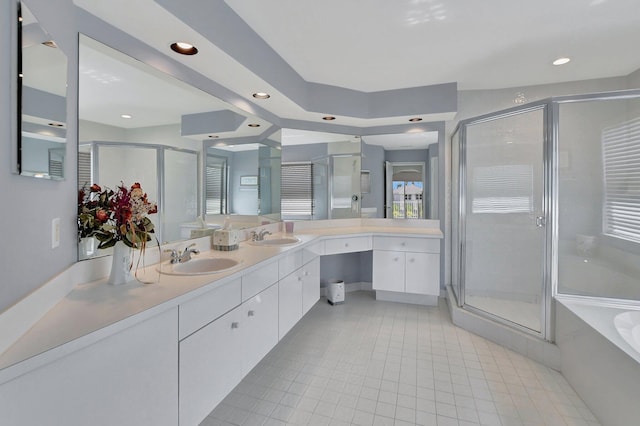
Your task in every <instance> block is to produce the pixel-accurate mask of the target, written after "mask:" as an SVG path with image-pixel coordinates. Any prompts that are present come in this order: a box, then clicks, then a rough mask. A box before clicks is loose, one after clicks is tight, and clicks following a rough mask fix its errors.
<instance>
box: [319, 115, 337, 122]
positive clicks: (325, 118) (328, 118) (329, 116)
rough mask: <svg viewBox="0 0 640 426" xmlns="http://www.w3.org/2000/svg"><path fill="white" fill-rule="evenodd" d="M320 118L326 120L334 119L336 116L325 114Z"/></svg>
mask: <svg viewBox="0 0 640 426" xmlns="http://www.w3.org/2000/svg"><path fill="white" fill-rule="evenodd" d="M322 119H323V120H326V121H332V120H335V119H336V118H335V117H334V116H332V115H327V116H326V117H322Z"/></svg>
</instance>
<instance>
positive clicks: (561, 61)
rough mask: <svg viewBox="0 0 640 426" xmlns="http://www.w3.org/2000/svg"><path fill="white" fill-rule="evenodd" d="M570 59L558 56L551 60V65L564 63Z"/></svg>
mask: <svg viewBox="0 0 640 426" xmlns="http://www.w3.org/2000/svg"><path fill="white" fill-rule="evenodd" d="M570 61H571V58H558V59H556V60H555V61H553V65H564V64H567V63H569V62H570Z"/></svg>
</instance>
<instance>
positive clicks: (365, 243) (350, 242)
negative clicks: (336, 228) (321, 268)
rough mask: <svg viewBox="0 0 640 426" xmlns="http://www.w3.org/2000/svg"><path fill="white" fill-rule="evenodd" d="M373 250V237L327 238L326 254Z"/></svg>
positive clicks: (325, 244)
mask: <svg viewBox="0 0 640 426" xmlns="http://www.w3.org/2000/svg"><path fill="white" fill-rule="evenodd" d="M367 250H371V237H344V238H334V239H331V240H326V241H325V242H324V254H340V253H353V252H358V251H367Z"/></svg>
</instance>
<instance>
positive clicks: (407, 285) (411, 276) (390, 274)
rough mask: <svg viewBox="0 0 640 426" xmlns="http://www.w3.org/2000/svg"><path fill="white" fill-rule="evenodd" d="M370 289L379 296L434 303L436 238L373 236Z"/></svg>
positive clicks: (437, 259) (437, 270)
mask: <svg viewBox="0 0 640 426" xmlns="http://www.w3.org/2000/svg"><path fill="white" fill-rule="evenodd" d="M373 289H374V290H376V298H377V299H380V300H393V301H403V302H408V303H421V304H422V303H424V304H434V303H437V297H438V295H439V294H440V240H438V239H430V238H419V237H387V236H374V237H373ZM408 295H418V297H415V296H408Z"/></svg>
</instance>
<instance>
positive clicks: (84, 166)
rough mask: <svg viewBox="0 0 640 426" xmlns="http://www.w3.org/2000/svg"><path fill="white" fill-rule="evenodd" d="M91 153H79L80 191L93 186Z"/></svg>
mask: <svg viewBox="0 0 640 426" xmlns="http://www.w3.org/2000/svg"><path fill="white" fill-rule="evenodd" d="M92 183H93V182H92V181H91V152H83V151H79V152H78V189H82V187H83V186H85V185H86V186H87V187H89V186H91V184H92Z"/></svg>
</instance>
